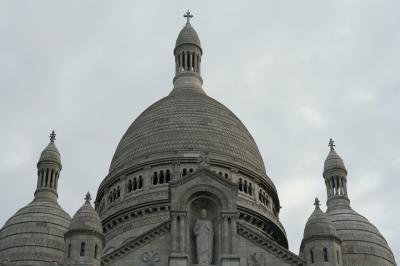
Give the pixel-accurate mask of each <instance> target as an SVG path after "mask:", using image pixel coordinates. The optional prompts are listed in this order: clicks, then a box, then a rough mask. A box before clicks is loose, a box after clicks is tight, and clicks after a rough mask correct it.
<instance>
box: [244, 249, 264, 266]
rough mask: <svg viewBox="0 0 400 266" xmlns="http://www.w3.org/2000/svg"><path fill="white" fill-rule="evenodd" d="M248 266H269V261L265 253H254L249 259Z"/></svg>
mask: <svg viewBox="0 0 400 266" xmlns="http://www.w3.org/2000/svg"><path fill="white" fill-rule="evenodd" d="M247 266H267V259H266V258H265V254H264V253H260V252H257V253H253V254H250V255H249V256H248V258H247Z"/></svg>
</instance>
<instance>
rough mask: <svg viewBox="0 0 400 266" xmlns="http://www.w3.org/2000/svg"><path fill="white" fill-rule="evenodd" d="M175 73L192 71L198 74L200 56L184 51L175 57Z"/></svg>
mask: <svg viewBox="0 0 400 266" xmlns="http://www.w3.org/2000/svg"><path fill="white" fill-rule="evenodd" d="M175 61H176V62H175V66H176V68H175V73H176V74H178V73H180V72H185V71H192V72H196V73H199V74H200V65H201V64H200V63H201V56H200V55H199V54H198V53H196V52H194V51H184V52H182V53H180V54H178V55H177V56H176V57H175Z"/></svg>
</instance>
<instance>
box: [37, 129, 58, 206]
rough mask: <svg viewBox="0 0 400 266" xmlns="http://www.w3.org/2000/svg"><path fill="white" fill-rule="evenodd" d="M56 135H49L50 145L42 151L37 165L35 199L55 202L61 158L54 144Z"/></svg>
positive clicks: (53, 133) (52, 133)
mask: <svg viewBox="0 0 400 266" xmlns="http://www.w3.org/2000/svg"><path fill="white" fill-rule="evenodd" d="M55 140H56V133H55V132H54V130H53V131H52V132H51V134H50V143H49V144H48V145H47V147H46V148H45V149H44V150H43V151H42V153H41V155H40V158H39V162H38V163H37V169H38V171H37V173H38V181H37V186H36V191H35V199H46V200H53V201H57V198H58V194H57V187H58V178H59V176H60V171H61V168H62V165H61V156H60V153H59V152H58V149H57V147H56V144H55V143H54V142H55Z"/></svg>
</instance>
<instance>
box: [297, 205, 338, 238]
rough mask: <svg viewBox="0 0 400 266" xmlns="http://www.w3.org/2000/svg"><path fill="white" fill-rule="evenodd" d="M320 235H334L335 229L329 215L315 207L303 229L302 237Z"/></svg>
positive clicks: (335, 234)
mask: <svg viewBox="0 0 400 266" xmlns="http://www.w3.org/2000/svg"><path fill="white" fill-rule="evenodd" d="M321 236H336V237H337V233H336V229H335V227H334V225H333V223H332V221H331V220H330V219H329V217H328V216H327V215H326V214H325V213H323V212H322V210H321V209H320V208H315V210H314V212H313V213H312V214H311V216H310V218H309V219H308V221H307V223H306V227H305V229H304V237H303V238H304V239H307V238H312V237H321Z"/></svg>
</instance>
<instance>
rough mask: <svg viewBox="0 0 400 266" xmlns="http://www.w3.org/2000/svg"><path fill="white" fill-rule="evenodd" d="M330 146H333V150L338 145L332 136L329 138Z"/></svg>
mask: <svg viewBox="0 0 400 266" xmlns="http://www.w3.org/2000/svg"><path fill="white" fill-rule="evenodd" d="M328 147H330V148H331V151H333V150H335V147H336V145H335V141H334V140H333V139H332V138H330V139H329V144H328Z"/></svg>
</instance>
